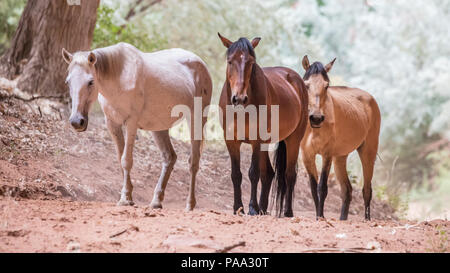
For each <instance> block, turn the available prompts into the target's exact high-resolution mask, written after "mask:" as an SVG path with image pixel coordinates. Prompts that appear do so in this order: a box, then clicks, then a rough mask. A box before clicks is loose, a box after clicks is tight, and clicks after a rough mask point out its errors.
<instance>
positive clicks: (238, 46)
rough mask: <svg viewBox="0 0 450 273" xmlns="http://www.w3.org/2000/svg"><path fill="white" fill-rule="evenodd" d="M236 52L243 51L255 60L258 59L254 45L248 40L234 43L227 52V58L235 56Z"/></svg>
mask: <svg viewBox="0 0 450 273" xmlns="http://www.w3.org/2000/svg"><path fill="white" fill-rule="evenodd" d="M236 50H242V51H244V52H247V53H248V54H250V55H251V56H252V57H253V58H255V59H256V55H255V50H254V49H253V46H252V44H251V43H250V41H249V40H248V39H247V38H243V37H242V38H239V40H237V41H236V42H234V43H233V44H232V45H231V46H230V47H229V48H228V50H227V56H230V55H231V54H233V53H234V52H235V51H236Z"/></svg>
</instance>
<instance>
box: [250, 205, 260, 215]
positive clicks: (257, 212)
mask: <svg viewBox="0 0 450 273" xmlns="http://www.w3.org/2000/svg"><path fill="white" fill-rule="evenodd" d="M259 214H260V213H259V210H257V209H254V208H253V207H249V208H248V215H251V216H256V215H259Z"/></svg>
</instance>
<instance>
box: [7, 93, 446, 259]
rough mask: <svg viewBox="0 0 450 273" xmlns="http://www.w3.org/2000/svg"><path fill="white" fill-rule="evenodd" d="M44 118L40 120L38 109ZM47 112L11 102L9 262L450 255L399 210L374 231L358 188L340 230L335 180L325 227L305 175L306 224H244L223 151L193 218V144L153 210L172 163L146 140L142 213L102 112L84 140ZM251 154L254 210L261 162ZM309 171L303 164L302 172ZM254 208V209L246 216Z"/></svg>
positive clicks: (438, 237)
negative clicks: (107, 255)
mask: <svg viewBox="0 0 450 273" xmlns="http://www.w3.org/2000/svg"><path fill="white" fill-rule="evenodd" d="M33 109H34V110H33ZM36 109H37V108H36V106H29V105H28V104H27V103H20V102H19V101H17V100H14V99H5V98H1V96H0V252H216V251H219V252H220V251H223V249H224V248H226V247H228V246H233V245H236V244H240V245H239V246H236V247H234V248H232V249H231V250H229V251H230V252H371V251H375V252H437V251H449V249H448V239H447V235H448V233H449V231H450V222H448V221H443V220H436V221H432V222H422V223H417V222H410V221H399V220H397V218H396V217H395V215H394V211H393V209H392V208H390V206H389V205H387V204H385V203H383V202H381V201H378V200H373V201H372V216H373V218H374V220H373V221H371V222H365V221H363V201H362V194H361V189H360V188H359V187H358V186H357V185H354V191H353V201H352V204H351V207H350V214H351V215H350V220H349V221H346V222H341V221H337V220H336V219H338V213H339V210H340V206H341V200H340V197H339V186H338V185H337V183H336V182H335V181H334V179H333V177H331V179H330V182H329V187H330V188H329V194H328V198H327V202H326V209H325V215H326V216H327V220H321V221H316V220H315V215H314V213H313V203H312V199H311V197H310V192H309V186H308V182H307V179H306V175H305V172H304V170H303V169H302V168H301V167H300V168H299V175H298V181H297V186H296V192H295V204H294V210H295V215H296V217H295V218H292V219H289V218H276V217H274V216H270V215H269V216H257V217H251V216H247V215H240V216H235V215H233V214H232V211H231V207H232V203H233V191H232V184H231V180H230V162H229V157H228V154H227V152H226V150H225V149H224V148H223V146H221V145H217V144H215V145H207V146H206V148H205V150H204V153H203V156H202V161H201V168H200V172H199V174H198V183H197V208H196V210H195V211H193V212H184V206H185V199H186V196H187V193H188V180H189V168H188V157H189V145H188V144H185V143H182V142H179V141H174V146H175V150H176V152H177V154H178V161H177V163H176V165H175V169H174V172H173V173H172V176H171V178H170V180H169V184H168V186H167V190H166V194H165V197H166V198H165V201H164V202H163V206H164V208H163V209H162V210H152V209H150V208H149V207H148V206H147V205H148V204H149V203H150V201H151V199H152V196H153V189H154V186H155V184H156V181H157V179H158V177H159V173H160V163H161V160H160V159H161V157H160V155H159V151H158V149H157V147H156V146H155V145H154V144H153V143H152V140H151V136H149V135H148V134H146V133H140V134H139V135H138V141H137V145H136V149H135V153H134V168H133V171H132V180H133V185H134V192H133V197H134V200H135V201H136V204H137V205H136V206H134V207H117V206H115V203H116V202H117V201H118V198H119V193H120V189H121V175H120V173H119V171H118V168H117V167H118V163H117V161H116V154H115V149H114V144H113V143H112V140H111V138H110V137H109V135H108V133H107V130H106V128H105V126H104V125H103V120H102V116H101V114H93V115H91V117H90V124H89V129H88V131H87V132H85V133H76V132H74V131H73V130H72V129H71V128H70V127H69V125H68V122H67V121H66V118H65V116H66V113H62V114H61V115H59V114H54V115H52V116H46V115H44V117H42V116H41V115H40V112H39V110H36ZM249 151H250V150H249V147H245V148H243V158H242V160H243V163H242V173H243V175H244V181H243V201H244V204H248V201H249V199H248V198H249V192H250V183H249V181H248V178H247V176H246V173H247V171H248V166H249V163H250V162H249V161H250V152H249ZM299 166H301V164H299ZM247 210H248V207H246V208H245V211H247Z"/></svg>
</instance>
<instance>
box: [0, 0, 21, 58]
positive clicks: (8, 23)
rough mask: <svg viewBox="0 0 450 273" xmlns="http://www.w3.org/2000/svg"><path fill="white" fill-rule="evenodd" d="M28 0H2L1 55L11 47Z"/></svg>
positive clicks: (0, 3)
mask: <svg viewBox="0 0 450 273" xmlns="http://www.w3.org/2000/svg"><path fill="white" fill-rule="evenodd" d="M25 3H26V0H2V1H0V55H1V54H3V52H4V51H5V50H6V49H7V48H8V47H9V43H10V41H11V39H12V38H13V36H14V32H15V31H16V28H17V24H18V23H19V20H20V15H21V14H22V11H23V9H24V7H25Z"/></svg>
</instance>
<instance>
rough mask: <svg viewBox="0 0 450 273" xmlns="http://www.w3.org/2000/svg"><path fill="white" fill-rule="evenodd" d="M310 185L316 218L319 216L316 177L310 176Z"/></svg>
mask: <svg viewBox="0 0 450 273" xmlns="http://www.w3.org/2000/svg"><path fill="white" fill-rule="evenodd" d="M309 185H310V186H311V195H312V198H313V200H314V206H315V207H316V216H319V196H318V195H317V181H316V179H315V178H314V176H312V175H310V176H309Z"/></svg>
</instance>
